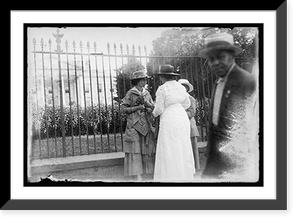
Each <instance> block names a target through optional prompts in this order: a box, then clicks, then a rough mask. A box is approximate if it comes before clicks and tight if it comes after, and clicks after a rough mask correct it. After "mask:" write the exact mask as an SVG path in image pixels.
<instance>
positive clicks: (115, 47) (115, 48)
mask: <svg viewBox="0 0 300 223" xmlns="http://www.w3.org/2000/svg"><path fill="white" fill-rule="evenodd" d="M114 50H115V52H116V50H117V46H116V43H114Z"/></svg>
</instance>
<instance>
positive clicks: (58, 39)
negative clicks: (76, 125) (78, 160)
mask: <svg viewBox="0 0 300 223" xmlns="http://www.w3.org/2000/svg"><path fill="white" fill-rule="evenodd" d="M59 32H60V31H59V29H57V30H56V34H55V33H53V36H54V38H55V42H56V44H57V48H56V50H55V52H56V53H57V56H58V75H59V88H60V90H59V95H60V124H61V134H62V135H61V137H62V153H63V157H66V137H65V114H64V95H63V91H64V90H65V89H64V85H63V78H62V74H61V61H60V60H61V59H60V53H61V52H62V50H61V48H60V43H61V38H62V37H63V36H64V34H60V33H59Z"/></svg>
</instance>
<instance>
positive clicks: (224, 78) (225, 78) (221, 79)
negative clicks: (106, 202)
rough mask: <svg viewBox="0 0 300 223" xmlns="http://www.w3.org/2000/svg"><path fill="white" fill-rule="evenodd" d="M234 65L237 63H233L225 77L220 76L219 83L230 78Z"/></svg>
mask: <svg viewBox="0 0 300 223" xmlns="http://www.w3.org/2000/svg"><path fill="white" fill-rule="evenodd" d="M234 66H235V63H233V64H232V65H231V67H230V68H229V70H228V72H227V73H226V74H225V76H224V77H219V79H218V80H217V84H219V83H220V82H223V81H224V82H226V81H227V78H228V76H229V74H230V72H231V71H232V69H233V68H234Z"/></svg>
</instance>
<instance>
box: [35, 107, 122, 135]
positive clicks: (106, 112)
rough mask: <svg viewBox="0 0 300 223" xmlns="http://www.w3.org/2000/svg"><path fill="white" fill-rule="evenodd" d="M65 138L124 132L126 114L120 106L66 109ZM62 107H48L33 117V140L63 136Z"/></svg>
mask: <svg viewBox="0 0 300 223" xmlns="http://www.w3.org/2000/svg"><path fill="white" fill-rule="evenodd" d="M63 110H64V125H65V136H72V134H73V136H78V135H79V129H80V134H81V135H86V134H87V133H88V134H89V135H93V134H94V133H95V134H97V135H98V134H107V133H108V134H112V133H119V132H121V131H122V132H124V131H125V128H126V114H124V113H122V112H120V111H119V106H118V105H114V108H112V106H111V105H108V106H107V107H106V106H105V105H101V106H99V105H93V106H87V107H86V109H85V108H84V107H79V110H78V109H77V106H72V109H71V112H70V107H64V108H63ZM60 112H61V111H60V107H58V106H56V107H54V108H53V107H52V106H49V107H46V109H45V108H44V109H41V110H40V111H39V116H38V115H37V113H35V114H34V115H33V138H34V139H37V138H39V134H41V136H40V137H41V139H44V138H47V137H49V138H54V137H61V136H62V127H61V116H60Z"/></svg>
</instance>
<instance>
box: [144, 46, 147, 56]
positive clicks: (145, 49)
mask: <svg viewBox="0 0 300 223" xmlns="http://www.w3.org/2000/svg"><path fill="white" fill-rule="evenodd" d="M144 51H145V54H147V47H146V45H144Z"/></svg>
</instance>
